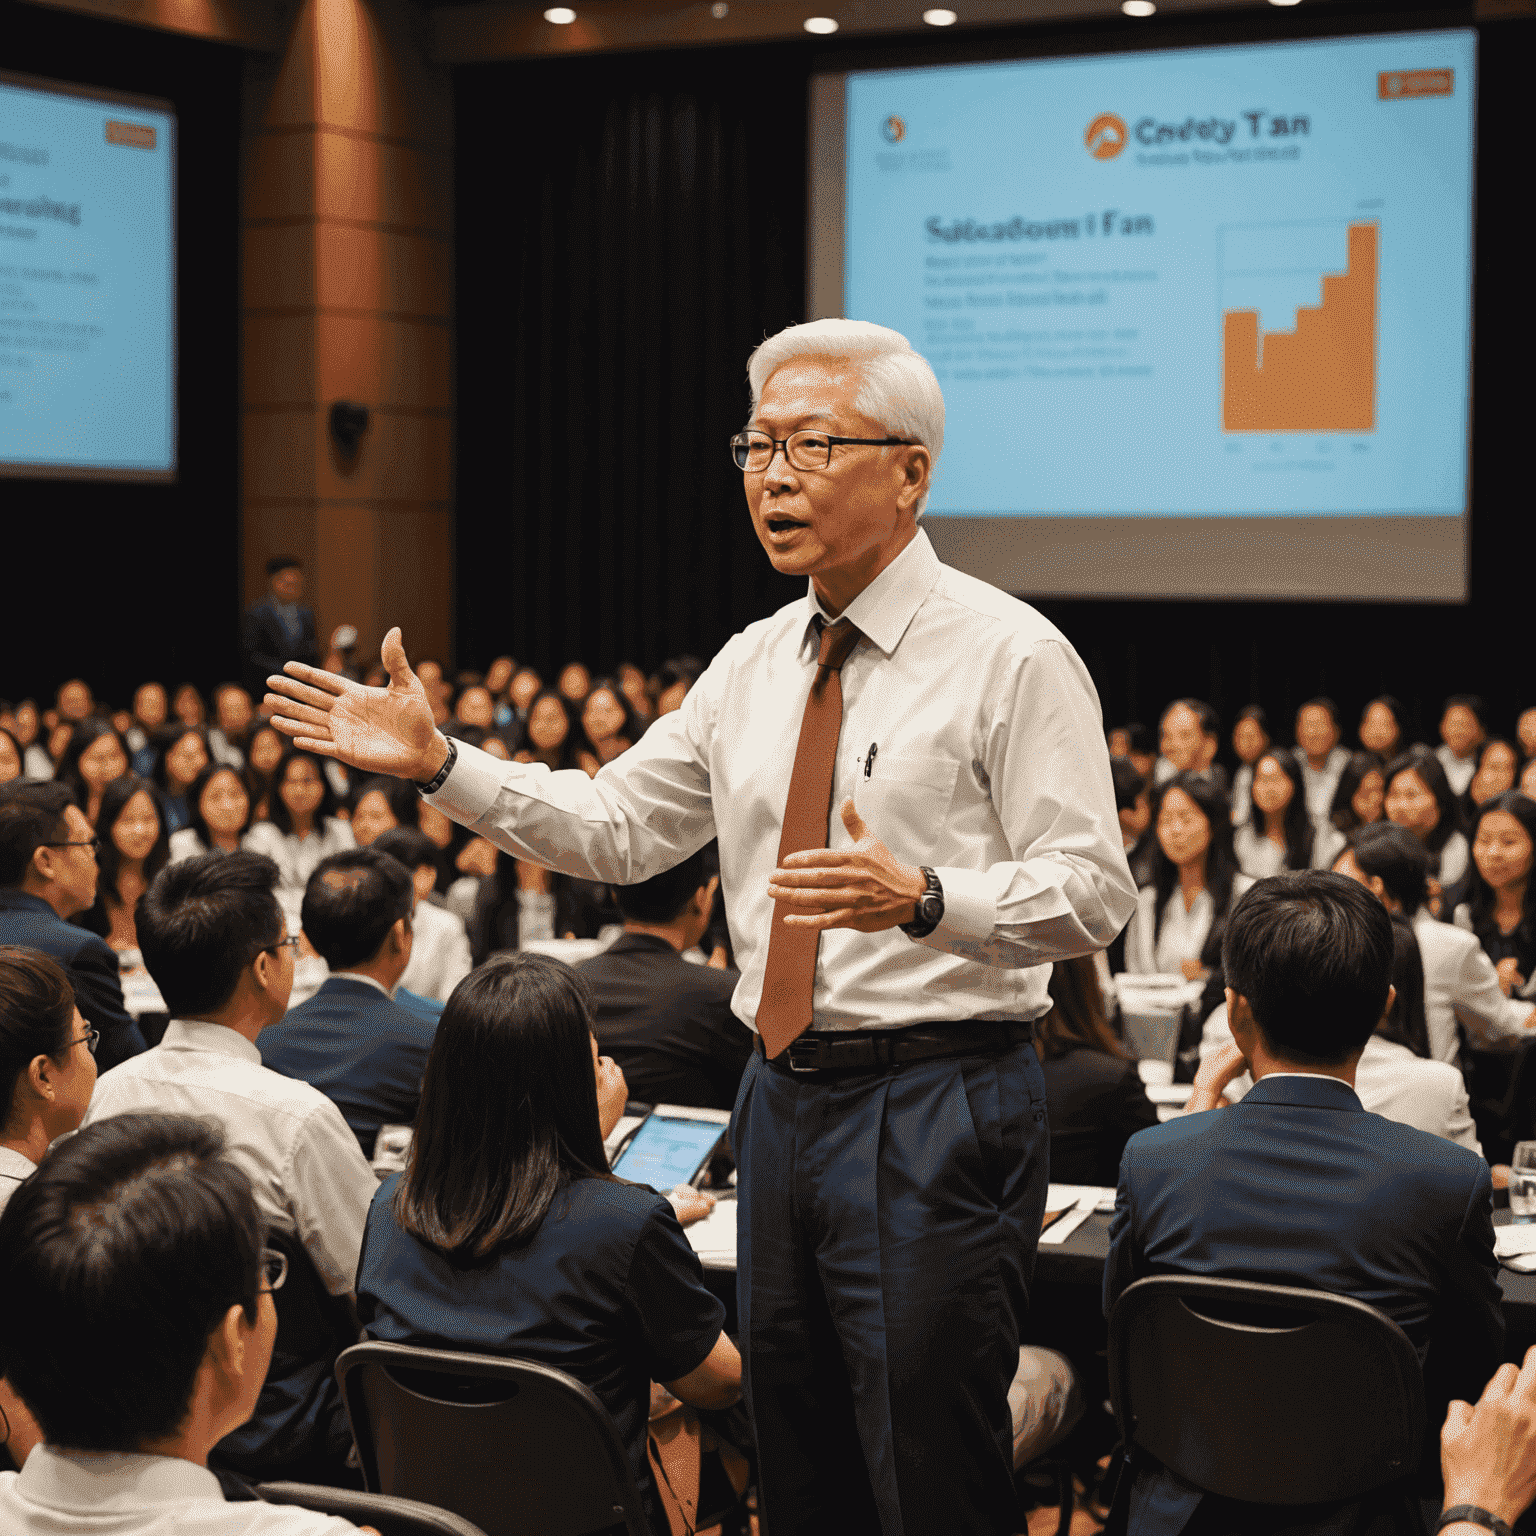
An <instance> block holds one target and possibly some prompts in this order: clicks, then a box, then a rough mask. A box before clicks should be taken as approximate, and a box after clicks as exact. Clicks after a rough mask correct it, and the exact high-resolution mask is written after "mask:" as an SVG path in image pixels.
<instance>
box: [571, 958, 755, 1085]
mask: <svg viewBox="0 0 1536 1536" xmlns="http://www.w3.org/2000/svg"><path fill="white" fill-rule="evenodd" d="M576 969H577V970H578V971H580V972H581V974H582V976H583V978H584V979H585V980H586V982H587V985H588V986H590V987H591V988H592V998H593V1001H594V1003H595V1004H596V1007H597V1014H596V1022H595V1023H594V1024H593V1031H592V1032H593V1033H594V1034H595V1035H596V1036H597V1044H598V1048H599V1049H600V1050H601V1051H602V1053H603V1054H604V1055H605V1056H612V1057H613V1059H614V1060H615V1061H616V1062H617V1063H618V1064H619V1066H620V1067H622V1068H623V1070H624V1081H625V1082H626V1083H627V1084H628V1085H629V1096H630V1098H632V1099H636V1100H638V1101H639V1102H640V1103H642V1104H689V1105H693V1106H695V1107H697V1108H700V1109H731V1108H734V1106H735V1103H736V1090H737V1089H738V1088H739V1087H740V1086H741V1074H742V1072H743V1070H744V1069H745V1067H746V1065H747V1057H748V1056H750V1055H751V1054H752V1032H751V1030H749V1029H748V1028H747V1026H746V1025H745V1024H743V1023H742V1022H741V1020H740V1019H738V1018H737V1017H736V1015H735V1014H734V1013H732V1012H731V994H732V993H733V992H734V991H735V990H736V983H737V981H739V980H740V977H739V976H738V975H737V974H736V972H735V971H717V970H716V969H715V968H714V967H713V966H709V965H694V964H692V963H690V962H689V961H687V960H684V959H683V957H682V956H681V955H680V954H678V952H677V951H676V950H675V949H673V947H672V946H671V945H670V944H669V943H668V942H667V941H666V940H665V939H663V938H658V937H657V936H656V935H655V934H650V933H626V934H624V935H623V936H622V937H621V938H619V939H617V940H616V941H615V942H614V943H613V944H612V945H611V946H610V947H609V948H608V949H607V950H605V951H604V952H603V953H602V954H600V955H594V956H593V957H592V958H591V959H590V960H583V961H582V962H581V964H580V965H578V966H577V967H576Z"/></svg>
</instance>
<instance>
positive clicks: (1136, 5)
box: [1120, 0, 1157, 16]
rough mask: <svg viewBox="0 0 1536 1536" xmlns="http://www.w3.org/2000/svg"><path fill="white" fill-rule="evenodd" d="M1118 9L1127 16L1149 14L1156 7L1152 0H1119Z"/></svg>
mask: <svg viewBox="0 0 1536 1536" xmlns="http://www.w3.org/2000/svg"><path fill="white" fill-rule="evenodd" d="M1120 9H1121V10H1122V11H1124V12H1125V14H1126V15H1127V16H1150V15H1152V13H1153V12H1154V11H1156V9H1157V7H1156V6H1155V5H1153V4H1152V0H1120Z"/></svg>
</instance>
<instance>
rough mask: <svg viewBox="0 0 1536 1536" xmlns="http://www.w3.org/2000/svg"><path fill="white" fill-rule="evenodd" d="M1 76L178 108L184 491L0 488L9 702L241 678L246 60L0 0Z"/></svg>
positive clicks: (4, 689)
mask: <svg viewBox="0 0 1536 1536" xmlns="http://www.w3.org/2000/svg"><path fill="white" fill-rule="evenodd" d="M0 37H3V39H4V45H3V47H0V69H3V70H5V71H6V72H7V73H11V74H22V75H34V76H40V77H42V78H44V79H50V80H60V81H68V82H72V83H74V84H78V85H89V86H96V87H100V88H106V89H112V90H123V91H132V92H136V93H138V94H141V95H145V96H160V97H165V98H168V99H169V100H170V101H171V102H172V103H173V104H174V105H175V108H176V114H177V143H176V201H177V238H176V271H177V311H176V326H177V353H178V381H177V391H178V411H179V422H180V433H179V445H180V446H179V456H180V475H179V478H178V479H177V481H176V482H175V483H174V484H171V485H140V484H121V485H119V484H111V483H108V482H105V481H68V480H18V479H10V478H0V538H3V543H0V573H3V574H0V585H3V595H0V697H7V698H19V697H21V696H23V695H27V694H34V693H36V694H42V693H46V694H47V698H46V700H45V699H43V698H39V703H40V704H44V705H45V707H52V704H53V697H52V688H53V686H54V685H56V684H57V683H59V682H62V681H63V680H64V679H65V678H68V677H72V676H80V677H84V678H85V679H86V680H87V681H88V682H89V683H90V684H91V686H92V688H93V689H94V690H95V691H96V693H97V696H98V697H100V698H103V699H105V700H107V701H108V702H110V703H112V704H122V705H127V704H129V703H131V701H132V691H133V689H134V688H135V687H136V686H137V685H138V684H139V683H141V682H143V681H144V680H145V679H146V678H149V677H159V678H161V679H162V680H163V681H164V682H165V683H166V684H167V685H168V686H171V687H175V685H176V684H177V683H180V682H183V681H188V680H190V681H193V682H195V683H197V684H199V685H200V686H201V687H204V688H207V687H208V686H210V685H211V684H213V683H215V682H218V681H220V680H221V679H223V678H227V677H237V676H238V675H239V613H240V524H239V490H240V457H239V432H240V408H239V405H240V400H239V358H240V349H239V348H240V231H239V175H238V167H239V154H240V77H241V64H242V55H241V52H240V50H239V49H238V48H231V47H227V46H224V45H222V44H218V43H209V42H203V41H200V40H198V39H194V38H188V37H180V36H177V35H175V34H172V33H168V32H158V31H154V30H151V29H149V28H145V27H131V26H125V25H122V24H119V23H117V22H109V21H97V20H95V19H93V18H90V17H86V16H79V15H75V14H73V13H71V12H67V11H55V10H51V9H47V8H45V7H42V6H35V5H23V4H20V3H17V0H0Z"/></svg>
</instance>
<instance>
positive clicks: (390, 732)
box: [263, 626, 448, 779]
mask: <svg viewBox="0 0 1536 1536" xmlns="http://www.w3.org/2000/svg"><path fill="white" fill-rule="evenodd" d="M379 655H380V659H381V660H382V661H383V663H384V667H385V670H386V671H387V672H388V673H389V687H387V688H368V687H365V686H364V685H363V684H362V683H354V682H353V681H352V680H351V679H350V678H346V677H340V676H338V675H337V674H336V673H334V672H325V671H322V670H321V669H320V668H319V667H311V666H306V665H305V664H304V663H303V662H301V661H290V662H288V663H287V665H286V666H285V667H284V668H283V671H284V672H286V673H287V674H288V676H286V677H284V676H281V675H275V676H272V677H269V678H268V679H267V686H268V687H269V688H270V689H272V692H271V693H269V694H267V696H266V698H265V699H264V700H263V703H264V704H266V705H267V706H269V707H270V708H271V709H272V710H273V714H272V724H273V725H274V726H275V727H276V728H277V729H278V730H279V731H281V732H282V733H283V735H285V736H290V737H292V738H293V742H294V745H295V746H297V747H301V748H303V749H304V750H305V751H308V752H314V753H317V754H318V755H319V756H321V757H334V758H339V759H340V760H341V761H342V762H344V763H346V764H348V765H349V766H350V767H353V768H361V769H363V770H364V771H365V772H368V773H388V774H394V775H395V776H396V777H397V778H402V779H430V778H431V777H432V775H433V774H435V773H436V772H437V770H438V769H439V768H441V767H442V765H443V763H444V761H445V760H446V758H447V753H448V749H447V746H446V744H445V743H444V742H443V740H442V738H441V737H440V736H439V735H438V733H437V727H436V726H435V725H434V724H433V723H432V705H431V702H430V701H429V700H428V698H427V690H426V689H425V688H424V687H423V686H422V683H421V679H420V678H419V677H417V676H416V674H415V673H414V672H413V671H411V668H410V664H409V662H407V661H406V659H405V647H404V646H403V645H402V644H401V642H400V630H399V628H398V626H397V627H396V628H394V629H392V630H390V632H389V633H388V634H387V635H385V637H384V644H383V646H382V647H381V648H380V652H379Z"/></svg>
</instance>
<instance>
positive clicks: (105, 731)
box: [53, 715, 130, 827]
mask: <svg viewBox="0 0 1536 1536" xmlns="http://www.w3.org/2000/svg"><path fill="white" fill-rule="evenodd" d="M129 766H130V765H129V758H128V744H127V743H126V742H125V741H124V740H123V738H122V737H121V736H119V735H118V734H117V731H116V730H115V729H114V728H113V725H112V722H111V721H110V720H108V719H106V718H105V716H102V715H91V716H88V717H87V718H86V719H84V720H82V721H80V723H79V724H78V725H76V726H75V729H74V733H73V734H72V735H71V736H70V738H69V745H68V747H66V748H65V750H64V756H63V757H62V758H61V759H60V760H59V766H58V768H57V770H56V771H55V772H54V775H53V776H54V778H55V779H57V780H58V781H59V783H61V784H64V785H67V786H68V788H69V791H70V793H71V794H73V795H74V797H75V803H76V804H77V805H78V806H79V807H80V809H81V810H82V811H84V812H85V819H86V820H87V821H88V822H90V824H91V825H92V826H93V827H94V826H95V825H96V818H97V817H98V816H99V815H100V814H101V797H102V794H103V793H104V791H105V790H106V787H107V785H108V784H110V783H111V782H112V780H113V779H116V778H120V777H121V776H122V775H123V774H125V773H127V772H128V769H129Z"/></svg>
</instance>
